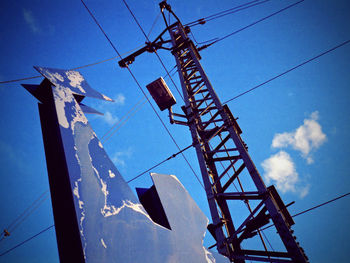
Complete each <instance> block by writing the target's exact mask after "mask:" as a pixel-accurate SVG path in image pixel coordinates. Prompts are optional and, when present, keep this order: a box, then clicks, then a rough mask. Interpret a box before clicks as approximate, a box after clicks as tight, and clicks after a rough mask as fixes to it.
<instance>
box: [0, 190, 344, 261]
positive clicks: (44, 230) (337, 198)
mask: <svg viewBox="0 0 350 263" xmlns="http://www.w3.org/2000/svg"><path fill="white" fill-rule="evenodd" d="M348 195H350V192H349V193H346V194H343V195H341V196H338V197H336V198H333V199H331V200H329V201H327V202H324V203H322V204H319V205H316V206H314V207H311V208H309V209H306V210H304V211H301V212H299V213H297V214H295V215H293V216H292V217H296V216H298V215H302V214H305V213H307V212H310V211H312V210H314V209H316V208H319V207H321V206H324V205H327V204H329V203H332V202H334V201H336V200H339V199H341V198H344V197H346V196H348ZM54 226H55V225H51V226H49V227H47V228H45V229H43V230H41V231H40V232H39V233H37V234H35V235H33V236H31V237H30V238H28V239H26V240H24V241H22V242H21V243H19V244H17V245H15V246H14V247H12V248H10V249H8V250H6V251H5V252H3V253H1V254H0V257H1V256H4V255H5V254H7V253H9V252H11V251H12V250H14V249H16V248H18V247H19V246H21V245H23V244H25V243H26V242H28V241H30V240H32V239H33V238H35V237H37V236H39V235H41V234H43V233H44V232H46V231H48V230H49V229H50V228H52V227H54ZM272 226H274V225H270V226H268V227H265V228H263V229H261V230H265V229H267V228H269V227H272Z"/></svg>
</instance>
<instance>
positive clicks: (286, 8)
mask: <svg viewBox="0 0 350 263" xmlns="http://www.w3.org/2000/svg"><path fill="white" fill-rule="evenodd" d="M304 1H305V0H300V1H298V2H296V3H294V4H291V5H289V6H287V7H284V8H282V9H280V10H278V11H276V12H274V13H272V14H270V15H268V16H265V17H263V18H261V19H259V20H257V21H255V22H253V23H251V24H249V25H247V26H245V27H242V28H240V29H238V30H236V31H234V32H232V33H230V34H227V35H225V36H223V37H221V38H219V39H217V40H215V41H214V42H212V43H211V44H208V45H207V47H209V46H211V45H213V44H216V43H218V42H220V41H222V40H224V39H226V38H228V37H230V36H232V35H235V34H237V33H239V32H241V31H243V30H245V29H247V28H249V27H251V26H254V25H256V24H258V23H260V22H262V21H264V20H266V19H268V18H270V17H272V16H275V15H277V14H279V13H282V12H283V11H286V10H288V9H289V8H292V7H293V6H296V5H298V4H300V3H302V2H304Z"/></svg>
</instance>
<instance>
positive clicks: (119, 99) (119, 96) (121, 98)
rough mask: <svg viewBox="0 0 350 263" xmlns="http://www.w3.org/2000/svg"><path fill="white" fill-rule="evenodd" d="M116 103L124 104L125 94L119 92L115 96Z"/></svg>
mask: <svg viewBox="0 0 350 263" xmlns="http://www.w3.org/2000/svg"><path fill="white" fill-rule="evenodd" d="M114 103H116V104H117V105H124V104H125V96H124V95H123V94H121V93H119V94H117V96H116V97H115V98H114Z"/></svg>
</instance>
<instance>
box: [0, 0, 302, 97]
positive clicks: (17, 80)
mask: <svg viewBox="0 0 350 263" xmlns="http://www.w3.org/2000/svg"><path fill="white" fill-rule="evenodd" d="M302 1H304V0H302ZM302 1H300V2H302ZM253 2H256V1H252V2H249V3H247V4H250V3H253ZM300 2H297V3H295V4H293V5H296V4H299V3H300ZM83 4H84V6H85V3H84V2H83ZM243 5H246V4H243ZM241 6H242V5H241ZM241 6H238V7H234V8H233V9H237V8H239V7H241ZM290 7H291V6H289V7H286V8H284V9H282V10H279V11H277V12H275V13H273V14H271V15H269V16H267V17H264V18H262V19H260V20H258V21H256V22H254V23H252V24H250V25H248V26H245V27H243V28H241V29H239V30H237V31H235V32H232V33H230V34H228V35H226V36H224V37H222V38H219V39H217V38H214V39H212V40H215V41H214V42H212V43H211V44H208V45H206V47H209V46H211V45H213V44H214V43H217V42H219V41H221V40H223V39H225V38H227V37H229V36H231V35H234V34H237V33H238V32H241V31H243V30H245V29H247V28H249V27H251V26H253V25H255V24H257V23H259V22H262V21H264V20H266V19H268V18H270V17H272V16H274V15H276V14H277V13H280V12H282V11H284V10H285V9H287V8H290ZM228 10H231V9H228ZM223 12H225V11H223ZM214 15H215V14H214ZM214 15H212V16H214ZM158 17H159V15H158V16H157V18H156V19H155V22H156V20H157V19H158ZM208 17H211V16H208ZM197 21H198V20H197ZM95 22H96V21H95ZM155 22H154V23H153V25H152V27H151V30H150V32H149V33H148V35H146V38H147V39H148V36H149V35H150V33H151V31H152V30H153V28H154V25H155ZM190 23H194V22H190ZM190 23H188V24H190ZM188 24H186V25H188ZM104 34H105V33H104ZM107 39H108V38H107ZM109 41H110V40H109ZM148 41H149V40H148ZM209 41H211V40H207V41H203V42H198V44H204V43H207V42H209ZM195 42H196V40H195ZM140 47H142V46H139V47H136V48H134V49H132V50H130V51H127V52H125V53H123V54H121V56H124V55H127V54H130V53H132V52H133V51H135V50H137V49H139V48H140ZM156 54H157V56H158V59H160V57H159V55H158V53H157V52H156ZM116 58H118V56H114V57H111V58H107V59H104V60H100V61H97V62H94V63H90V64H86V65H83V66H78V67H75V68H71V69H69V70H77V69H82V68H86V67H91V66H95V65H98V64H101V63H105V62H108V61H111V60H114V59H116ZM160 60H161V59H160ZM163 66H164V64H163ZM165 70H166V68H165ZM166 72H167V75H169V72H168V71H167V70H166ZM40 77H42V76H41V75H36V76H32V77H25V78H19V79H12V80H5V81H0V84H6V83H14V82H19V81H23V80H30V79H35V78H40ZM171 80H172V79H171ZM172 82H173V84H174V86H175V87H176V89H177V91H178V92H179V94H180V96H181V97H182V95H181V92H180V91H179V90H178V88H177V86H176V84H175V83H174V81H173V80H172Z"/></svg>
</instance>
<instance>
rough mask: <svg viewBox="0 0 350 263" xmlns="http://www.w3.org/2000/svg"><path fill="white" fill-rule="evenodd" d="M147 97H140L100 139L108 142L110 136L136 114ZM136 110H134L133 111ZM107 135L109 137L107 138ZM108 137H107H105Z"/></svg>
mask: <svg viewBox="0 0 350 263" xmlns="http://www.w3.org/2000/svg"><path fill="white" fill-rule="evenodd" d="M145 102H146V101H145V98H142V99H140V100H139V101H138V102H136V104H135V105H134V106H133V107H132V108H131V109H129V111H128V112H127V113H125V114H124V115H123V117H122V118H121V119H120V120H118V121H117V122H116V123H115V124H114V125H113V126H112V127H111V128H110V129H109V130H108V131H107V132H106V133H105V134H104V135H103V136H102V137H101V139H100V141H101V142H102V141H103V140H105V141H104V142H106V141H107V140H109V139H110V137H111V136H112V135H113V134H114V133H115V132H116V131H117V130H119V129H120V128H121V127H122V126H123V125H124V124H125V123H126V122H127V121H128V120H129V119H130V118H131V117H132V116H133V115H134V114H136V113H137V112H138V111H139V110H140V109H141V107H142V106H143V105H144V104H145ZM132 111H134V112H132ZM124 119H125V120H124ZM106 137H107V138H106ZM105 138H106V139H105Z"/></svg>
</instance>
